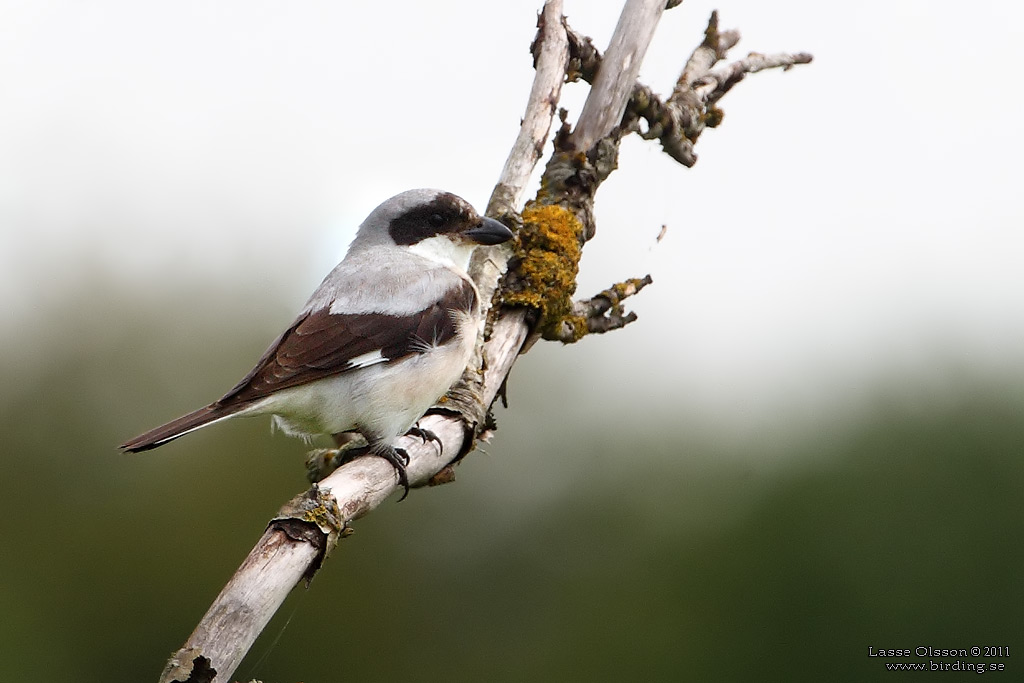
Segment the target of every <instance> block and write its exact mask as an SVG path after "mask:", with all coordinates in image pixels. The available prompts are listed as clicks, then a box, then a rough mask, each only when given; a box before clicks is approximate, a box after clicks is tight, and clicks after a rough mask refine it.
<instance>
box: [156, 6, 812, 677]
mask: <svg viewBox="0 0 1024 683" xmlns="http://www.w3.org/2000/svg"><path fill="white" fill-rule="evenodd" d="M676 4H678V2H675V1H673V0H670V1H669V2H668V3H666V0H627V2H626V5H625V7H624V9H623V12H622V16H621V17H620V19H619V23H618V25H617V27H616V31H615V34H614V36H613V37H612V40H611V43H610V46H609V48H608V51H607V54H606V55H605V56H604V57H602V56H601V54H600V53H599V52H598V51H597V50H596V49H595V48H594V46H593V44H592V42H591V41H590V39H589V38H586V37H584V36H581V35H579V34H577V33H576V32H574V31H573V30H572V29H570V28H569V27H568V26H567V25H566V23H565V20H564V18H563V16H562V3H561V0H548V1H547V2H546V3H545V5H544V9H543V12H542V14H541V15H540V17H539V19H538V33H537V37H536V40H535V42H534V45H533V47H532V51H533V54H534V58H535V61H534V66H535V68H536V77H535V79H534V83H533V88H532V90H531V93H530V97H529V102H528V105H527V109H526V113H525V115H524V117H523V123H522V126H521V128H520V132H519V137H518V138H517V140H516V142H515V144H514V146H513V148H512V151H511V153H510V155H509V159H508V161H507V162H506V164H505V167H504V169H503V171H502V174H501V177H500V179H499V181H498V183H497V185H496V186H495V188H494V193H493V194H492V196H491V199H490V202H489V203H488V208H487V214H488V215H490V216H492V217H495V218H498V219H500V220H502V221H504V222H505V223H506V224H509V225H512V226H516V227H517V228H519V232H518V235H517V240H516V242H517V244H516V245H515V246H514V247H511V248H509V247H505V246H504V245H502V246H499V247H495V248H492V249H490V250H489V252H488V253H483V254H478V258H476V259H475V260H474V263H473V267H472V269H471V274H472V276H473V278H474V280H475V281H476V282H477V284H478V287H479V289H480V292H481V295H482V296H483V298H484V299H485V300H490V301H492V308H491V312H490V316H489V324H488V326H487V330H486V340H485V341H482V343H481V344H480V345H479V353H478V356H477V362H475V363H474V365H473V366H471V367H470V368H469V369H467V371H466V374H465V375H464V376H463V380H462V381H461V382H460V383H459V384H458V385H457V386H456V387H455V388H453V389H452V391H451V392H449V394H448V396H446V397H445V398H444V399H443V400H442V401H441V402H440V403H439V404H438V405H437V406H435V407H434V408H433V409H431V411H430V412H429V413H428V415H427V416H425V417H424V418H423V419H422V420H421V421H420V423H419V424H420V426H421V427H422V428H424V429H428V430H430V431H432V432H434V433H435V434H436V435H437V436H438V437H439V439H440V441H441V443H442V444H443V448H441V447H439V446H438V445H437V444H436V443H434V442H432V441H430V442H428V441H425V440H421V439H420V438H418V437H413V436H405V437H402V438H401V439H399V440H398V441H396V444H395V445H396V446H398V447H400V448H403V449H405V450H406V452H407V453H408V455H409V457H410V462H409V464H408V467H407V472H408V477H409V482H410V484H411V485H412V486H423V485H428V484H434V483H444V482H446V481H451V480H452V479H453V478H454V475H453V469H452V468H453V465H454V464H455V463H456V462H457V461H458V460H459V459H460V458H461V457H462V456H464V455H465V454H466V453H467V452H469V451H470V450H472V448H473V446H474V444H475V442H476V440H477V439H478V438H480V437H481V435H482V434H484V433H485V432H486V431H487V430H488V429H489V424H490V420H489V409H490V406H491V404H492V403H493V402H494V400H495V397H496V396H497V395H498V393H499V390H500V388H501V387H502V386H503V383H504V381H505V378H506V377H507V376H508V373H509V371H510V370H511V368H512V365H513V363H514V362H515V360H516V358H517V357H518V355H519V354H520V353H521V352H522V350H523V349H524V347H526V346H528V343H527V342H528V340H530V339H535V338H536V337H537V336H538V335H539V336H544V337H545V338H549V339H555V340H559V341H563V342H568V341H575V340H576V339H579V338H580V337H582V336H583V335H585V334H588V333H595V332H605V331H608V330H611V329H617V328H619V327H622V326H624V325H626V324H628V323H630V322H632V321H633V320H635V319H636V316H635V314H632V313H627V312H626V311H625V310H624V308H623V306H622V301H623V299H625V298H627V297H629V296H632V295H633V294H635V293H636V292H638V291H640V290H641V289H642V288H643V287H645V286H647V285H648V284H650V283H651V279H650V276H647V277H644V278H635V279H631V280H627V281H626V282H623V283H620V284H617V285H613V286H612V287H610V288H608V289H607V290H605V291H604V292H601V293H600V294H598V295H596V296H594V297H592V298H590V299H588V300H585V301H573V300H572V295H573V293H574V291H575V280H576V272H577V268H578V263H579V257H580V253H581V249H582V247H583V245H584V244H585V243H586V241H587V240H589V239H590V238H592V237H593V236H594V234H595V232H596V224H595V220H594V215H593V201H594V195H595V193H596V191H597V188H598V187H599V186H600V184H601V182H603V180H604V179H605V178H607V177H608V175H609V174H610V173H611V172H612V171H613V170H614V169H615V167H616V164H617V157H618V145H619V142H620V140H621V138H622V137H623V136H624V135H626V134H628V133H631V132H636V133H639V134H640V135H641V136H642V137H644V138H647V139H657V140H659V141H660V142H661V144H662V146H663V148H664V149H665V151H666V152H667V153H669V154H670V155H671V156H672V157H673V158H675V159H676V160H678V161H680V162H681V163H683V164H685V165H687V166H690V165H692V164H693V163H694V162H695V161H696V156H695V155H694V154H693V143H694V142H696V140H697V137H698V136H699V135H700V132H701V131H703V129H704V128H706V127H713V126H714V125H717V123H718V122H719V121H720V120H721V112H720V111H718V110H716V109H715V108H714V105H715V103H716V102H717V101H718V100H719V99H720V98H721V97H722V96H723V95H724V94H725V93H726V92H728V91H729V89H730V88H732V87H733V86H734V85H735V84H736V83H738V82H739V81H740V80H742V78H744V77H745V76H746V74H748V73H754V72H756V71H760V70H762V69H766V68H774V67H781V68H789V67H790V66H792V65H793V64H798V63H806V62H808V61H810V56H809V55H803V54H798V55H775V56H764V55H753V54H752V55H750V56H748V57H747V58H746V59H743V60H740V61H738V62H735V63H733V64H730V65H728V66H727V67H725V68H722V69H717V70H714V69H713V67H714V66H715V64H717V63H718V62H719V61H721V60H722V59H724V57H725V54H726V52H727V51H728V50H729V49H730V48H731V47H733V46H734V45H735V44H736V42H737V41H738V40H739V34H738V33H736V32H735V31H732V32H729V31H726V32H719V31H718V29H717V15H716V14H715V15H712V18H711V22H710V23H709V26H708V30H707V31H706V32H705V38H704V41H703V43H702V44H701V46H700V47H698V48H697V49H696V50H695V51H694V53H693V55H691V57H690V59H689V60H688V61H687V64H686V66H685V67H684V69H683V71H682V75H681V76H680V78H679V81H678V82H677V83H676V86H675V88H674V90H673V92H672V94H671V95H670V96H669V97H668V98H667V99H666V100H662V99H660V98H659V97H657V96H656V95H655V94H654V93H653V91H651V90H650V89H649V88H647V87H646V86H644V85H641V84H638V83H637V82H636V75H637V73H638V70H639V68H640V64H641V62H642V60H643V56H644V53H645V52H646V49H647V45H648V44H649V42H650V39H651V37H652V35H653V32H654V28H655V26H656V25H657V22H658V19H659V17H660V16H661V14H662V12H663V11H664V9H666V6H667V7H673V6H675V5H676ZM580 78H582V79H583V80H585V81H587V82H590V83H592V84H593V88H592V90H591V93H590V96H589V97H588V99H587V102H586V104H585V105H584V107H583V111H582V112H581V114H580V118H579V121H578V123H577V126H576V128H575V130H572V129H570V127H569V125H568V124H567V123H566V115H565V113H564V112H563V113H562V115H561V118H562V127H561V130H560V131H559V132H558V134H557V135H556V136H555V140H554V148H555V151H554V154H553V155H552V157H551V159H550V160H549V161H548V164H547V166H546V168H545V172H544V177H543V179H542V183H541V190H540V192H539V193H538V195H537V197H536V198H535V199H534V200H532V201H531V202H529V203H527V205H526V206H525V208H523V210H522V212H521V213H520V211H519V208H518V207H519V204H520V202H521V200H522V195H523V193H524V191H525V187H526V184H527V182H528V180H529V178H530V175H531V173H532V172H533V169H534V168H535V166H536V164H537V162H538V161H539V160H540V158H541V157H542V155H543V149H544V146H545V144H546V140H547V135H548V132H549V129H550V125H551V121H552V117H553V115H554V113H555V111H556V107H557V104H558V101H559V97H560V93H561V85H562V83H563V81H564V80H570V81H571V80H577V79H580ZM641 121H643V122H644V123H645V124H646V125H644V126H642V125H641ZM312 471H313V475H312V479H314V480H315V481H317V483H315V484H314V485H313V488H311V489H310V490H309V491H307V492H305V493H303V494H301V495H300V496H297V497H296V498H295V499H294V500H293V501H291V502H290V503H288V504H287V505H285V506H284V508H282V510H281V513H280V514H279V515H278V517H277V518H276V519H274V520H272V521H271V523H270V525H269V527H268V528H267V530H266V532H265V533H264V535H263V537H262V538H261V539H260V541H259V542H258V543H257V544H256V546H255V547H254V548H253V550H252V551H251V552H250V554H249V556H248V557H247V558H246V559H245V561H244V562H243V563H242V566H241V567H240V568H239V570H238V572H237V573H236V574H235V575H234V576H233V577H232V579H231V580H230V581H229V583H228V584H227V586H225V588H224V589H223V590H222V591H221V593H220V595H219V596H218V597H217V599H216V600H215V601H214V603H213V605H212V606H211V607H210V609H209V610H208V612H207V614H206V615H205V616H204V617H203V619H202V621H201V622H200V623H199V625H198V626H197V627H196V629H195V631H194V632H193V633H192V635H191V636H190V637H189V639H188V641H187V642H186V643H185V645H184V646H183V647H182V648H181V649H180V650H179V651H178V652H177V653H175V655H174V656H173V657H172V658H171V660H170V661H169V662H168V664H167V667H166V668H165V670H164V672H163V675H162V676H161V678H160V681H161V683H171V682H173V681H180V682H182V683H184V682H186V681H187V682H192V683H199V682H203V683H217V682H226V681H229V680H230V679H231V675H232V673H233V672H234V670H235V668H236V667H237V666H238V664H239V663H240V662H241V660H242V658H243V657H244V655H245V653H246V652H247V651H248V650H249V648H250V647H251V646H252V644H253V642H254V641H255V639H256V637H257V636H258V634H259V633H260V631H262V629H263V628H264V627H265V626H266V624H267V622H268V621H269V620H270V617H271V616H272V615H273V613H274V612H275V610H276V609H277V608H278V607H279V606H280V604H281V603H282V602H283V601H284V599H285V597H286V596H287V594H288V592H289V591H290V590H291V588H293V587H294V586H295V585H296V584H297V583H299V582H301V581H302V580H303V579H305V580H306V582H307V583H308V582H309V581H310V580H311V579H312V577H313V576H314V575H315V573H316V572H317V570H318V569H319V567H320V566H321V564H322V562H323V560H324V559H325V558H326V556H327V555H328V554H329V553H330V551H331V550H332V548H333V547H334V546H335V544H336V543H337V541H338V539H339V538H341V537H343V536H344V535H346V533H347V531H348V524H349V523H350V522H351V521H352V520H355V519H358V518H359V517H361V516H362V515H365V514H367V513H368V512H370V511H371V510H373V509H374V508H375V507H376V506H378V505H380V504H381V503H382V502H383V501H384V500H386V499H387V498H388V497H390V496H391V495H392V494H393V493H394V492H395V490H396V489H397V487H398V482H397V478H396V475H395V471H394V468H393V467H392V466H391V465H390V464H389V463H387V462H386V461H384V460H383V459H381V458H374V457H370V458H358V459H356V460H354V461H352V462H350V463H348V464H345V465H343V466H342V467H339V468H336V469H335V468H334V467H333V465H332V464H331V463H330V462H321V461H319V460H316V459H314V461H313V466H312Z"/></svg>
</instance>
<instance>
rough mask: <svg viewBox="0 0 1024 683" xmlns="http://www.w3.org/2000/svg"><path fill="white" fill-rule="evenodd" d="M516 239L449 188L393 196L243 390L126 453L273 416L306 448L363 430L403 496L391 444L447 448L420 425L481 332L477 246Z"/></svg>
mask: <svg viewBox="0 0 1024 683" xmlns="http://www.w3.org/2000/svg"><path fill="white" fill-rule="evenodd" d="M512 237H513V233H512V231H511V230H509V229H508V228H507V227H506V226H505V225H503V224H502V223H501V222H499V221H497V220H494V219H492V218H488V217H482V216H480V215H479V214H477V212H476V211H475V210H474V209H473V207H472V205H471V204H470V203H469V202H467V201H466V200H464V199H462V198H461V197H458V196H457V195H454V194H452V193H450V192H444V191H441V190H435V189H415V190H408V191H406V192H402V193H400V194H397V195H395V196H394V197H391V198H390V199H388V200H386V201H384V202H383V203H382V204H380V205H379V206H378V207H377V208H375V209H374V210H373V211H371V212H370V214H369V216H367V217H366V219H365V220H364V221H363V222H362V223H361V224H360V226H359V229H358V231H357V232H356V236H355V238H354V239H353V240H352V243H351V244H350V245H349V248H348V251H347V252H346V254H345V256H344V258H343V259H342V260H341V262H340V263H339V264H338V265H337V266H336V267H335V268H334V269H333V270H332V271H331V272H330V273H329V274H328V275H327V277H325V278H324V280H323V282H322V283H321V284H320V286H319V287H318V288H317V289H316V290H315V291H314V292H313V294H312V296H310V298H309V300H308V301H307V302H306V305H305V306H304V307H303V309H302V310H301V312H300V313H299V314H298V316H297V317H296V318H295V321H294V322H293V323H292V324H291V325H290V326H289V327H288V328H287V329H286V330H285V331H284V332H283V333H282V334H281V335H279V336H278V337H277V339H275V340H274V341H273V342H272V343H271V345H270V347H269V348H268V349H267V351H266V352H265V353H264V354H263V356H262V357H261V358H260V359H259V360H258V361H257V362H256V366H255V367H254V368H253V369H252V370H251V371H249V373H248V374H247V375H246V376H245V377H243V378H242V380H241V381H239V382H238V384H236V385H235V386H234V387H233V388H232V389H231V390H230V391H228V392H227V393H226V394H224V395H223V396H222V397H221V398H219V399H217V400H216V401H214V402H213V403H210V404H209V405H207V406H204V407H202V408H199V409H198V410H195V411H192V412H191V413H188V414H187V415H183V416H181V417H179V418H177V419H176V420H172V421H170V422H168V423H166V424H164V425H161V426H159V427H156V428H155V429H151V430H149V431H147V432H145V433H144V434H141V435H139V436H137V437H135V438H134V439H131V440H129V441H127V442H125V443H124V444H122V445H121V449H122V450H123V451H126V452H130V453H137V452H141V451H147V450H150V449H152V448H156V447H158V446H162V445H164V444H166V443H168V442H170V441H173V440H174V439H177V438H179V437H181V436H184V435H186V434H188V433H190V432H193V431H195V430H197V429H200V428H202V427H206V426H208V425H211V424H214V423H216V422H220V421H222V420H226V419H229V418H234V417H243V416H254V415H271V416H272V420H273V423H274V425H275V426H276V427H278V428H280V429H281V430H282V431H284V432H285V433H286V434H288V435H290V436H297V437H301V438H304V439H306V440H307V441H308V440H310V439H312V438H313V437H315V436H318V435H330V436H337V435H340V434H342V433H346V432H359V433H360V434H362V435H363V437H364V438H365V439H366V442H367V446H366V448H365V449H364V450H363V451H362V452H360V453H358V454H359V455H362V454H364V453H369V454H373V455H376V456H380V457H382V458H384V459H385V460H387V461H388V462H390V463H391V465H392V466H393V467H394V469H395V472H396V475H397V478H398V483H399V485H400V486H402V487H404V492H405V495H407V494H408V492H409V480H408V475H407V473H406V465H407V464H408V462H409V458H408V454H407V453H405V451H404V450H403V449H399V448H396V447H395V446H394V445H392V442H393V441H394V440H395V439H396V438H397V437H399V436H401V435H403V434H407V433H412V434H417V435H419V436H420V437H422V438H423V439H424V441H426V440H427V439H428V438H429V439H433V440H437V441H438V443H440V442H439V440H438V439H437V437H436V436H435V435H434V434H432V433H430V432H429V431H427V430H421V429H419V428H418V426H417V425H418V420H419V418H420V417H421V416H422V415H423V414H424V412H426V410H427V409H428V408H430V406H431V405H433V404H434V403H435V402H436V401H437V400H438V399H439V398H440V397H441V396H443V395H444V394H445V393H446V392H447V391H448V389H450V388H451V386H452V385H453V384H454V383H455V382H456V381H457V380H458V379H459V378H460V377H461V376H462V373H463V370H464V369H465V368H466V366H467V364H468V363H469V360H470V358H471V356H472V353H473V349H474V346H475V344H476V339H477V335H478V333H479V330H480V329H481V328H482V325H483V317H484V314H483V312H482V306H481V301H480V293H479V292H478V291H477V288H476V285H474V284H473V281H472V280H471V279H470V277H469V275H468V274H467V269H468V267H469V260H470V258H471V256H472V254H473V251H474V250H475V249H476V248H477V247H478V246H481V245H496V244H501V243H503V242H506V241H508V240H510V239H512ZM347 459H349V458H346V460H347ZM405 495H403V496H402V497H403V498H404V497H405Z"/></svg>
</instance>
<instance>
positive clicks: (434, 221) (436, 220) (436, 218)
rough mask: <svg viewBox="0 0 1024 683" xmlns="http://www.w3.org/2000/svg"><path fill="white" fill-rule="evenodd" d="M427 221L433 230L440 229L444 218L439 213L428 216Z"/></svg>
mask: <svg viewBox="0 0 1024 683" xmlns="http://www.w3.org/2000/svg"><path fill="white" fill-rule="evenodd" d="M428 220H429V221H430V224H431V225H432V226H434V227H435V228H440V227H441V226H442V225H444V216H442V215H441V214H439V213H432V214H430V218H429V219H428Z"/></svg>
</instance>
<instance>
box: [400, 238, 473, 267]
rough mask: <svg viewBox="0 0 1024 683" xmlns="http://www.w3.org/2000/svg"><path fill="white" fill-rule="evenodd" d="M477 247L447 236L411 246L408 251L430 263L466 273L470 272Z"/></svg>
mask: <svg viewBox="0 0 1024 683" xmlns="http://www.w3.org/2000/svg"><path fill="white" fill-rule="evenodd" d="M476 246H477V245H476V244H474V243H473V242H469V241H466V242H463V241H461V240H459V241H457V242H456V241H453V240H452V239H451V238H450V237H448V236H446V235H435V236H434V237H428V238H427V239H425V240H420V241H419V242H417V243H416V244H412V245H409V247H408V249H409V251H411V252H412V253H414V254H417V255H419V256H422V257H423V258H425V259H427V260H429V261H433V262H434V263H439V264H441V265H443V266H448V267H449V268H454V269H455V270H457V271H459V272H460V273H465V272H466V271H467V270H469V259H470V257H471V256H472V255H473V249H475V248H476Z"/></svg>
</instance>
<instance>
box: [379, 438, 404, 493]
mask: <svg viewBox="0 0 1024 683" xmlns="http://www.w3.org/2000/svg"><path fill="white" fill-rule="evenodd" d="M371 452H372V453H373V454H374V455H378V456H380V457H382V458H384V459H385V460H387V461H388V462H389V463H391V466H392V467H394V468H395V473H396V474H397V475H398V485H399V486H401V487H402V488H403V489H405V490H404V492H403V493H402V497H401V498H399V499H398V502H399V503H401V502H402V501H403V500H405V497H406V496H408V495H409V474H408V473H407V472H406V469H405V468H406V467H407V466H408V464H409V454H408V453H406V452H405V449H404V448H395V447H394V446H392V445H391V444H389V443H383V444H380V445H378V446H377V447H376V448H374V449H372V451H371Z"/></svg>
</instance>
